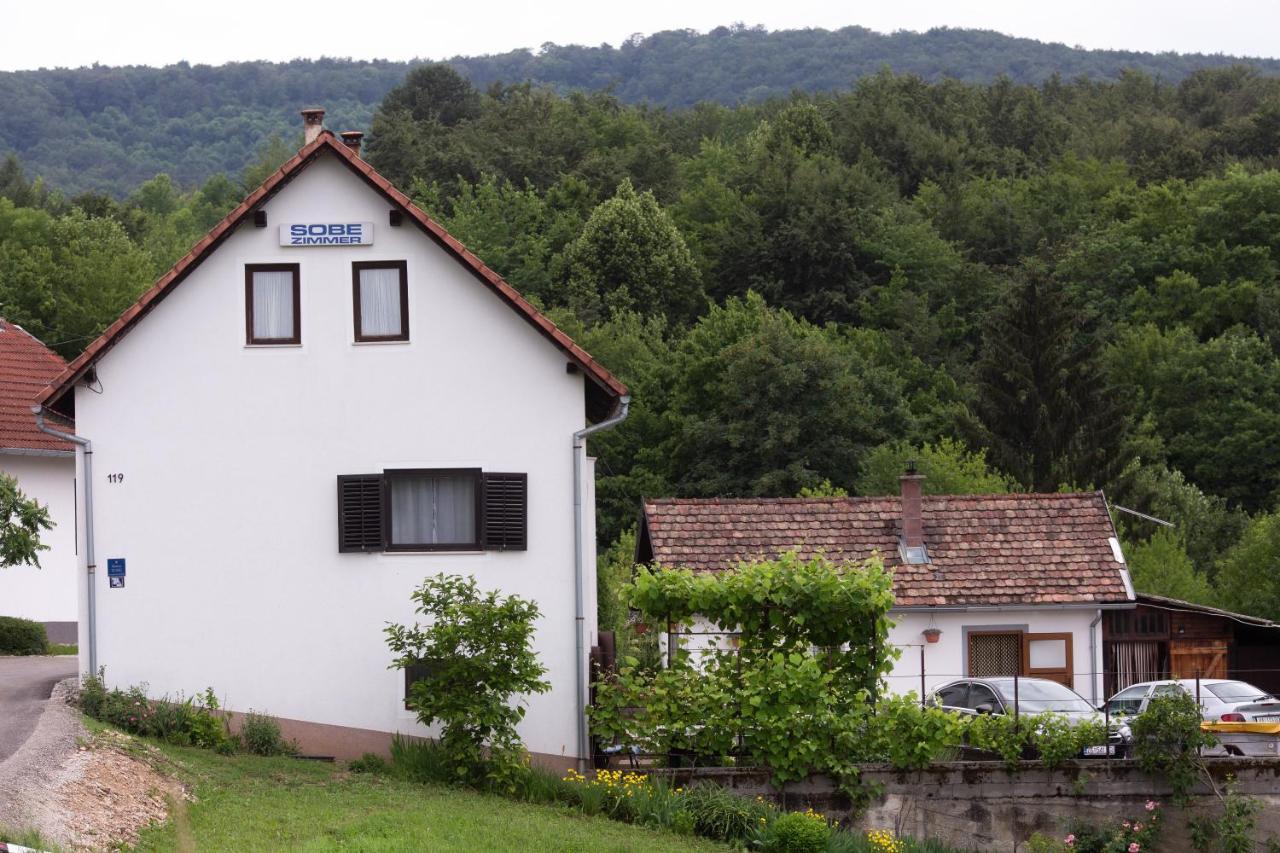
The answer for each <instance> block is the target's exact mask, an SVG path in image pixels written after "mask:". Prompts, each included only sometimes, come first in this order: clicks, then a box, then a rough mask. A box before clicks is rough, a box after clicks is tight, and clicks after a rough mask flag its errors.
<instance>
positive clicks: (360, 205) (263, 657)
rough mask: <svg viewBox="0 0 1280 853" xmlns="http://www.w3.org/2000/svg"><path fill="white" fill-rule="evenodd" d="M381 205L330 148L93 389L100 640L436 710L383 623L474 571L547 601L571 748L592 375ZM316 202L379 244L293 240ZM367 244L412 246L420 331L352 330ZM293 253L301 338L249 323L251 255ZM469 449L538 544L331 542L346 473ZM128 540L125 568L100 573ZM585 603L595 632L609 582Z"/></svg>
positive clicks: (136, 338) (382, 705) (465, 455)
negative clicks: (411, 700)
mask: <svg viewBox="0 0 1280 853" xmlns="http://www.w3.org/2000/svg"><path fill="white" fill-rule="evenodd" d="M389 208H390V204H389V203H388V202H387V201H385V200H384V199H382V198H381V197H380V196H379V195H378V194H376V193H375V192H374V191H373V190H371V189H370V188H369V187H368V186H367V185H366V184H364V183H363V182H362V181H361V180H360V179H358V178H357V177H356V176H354V175H353V174H352V173H351V172H350V171H349V170H348V169H347V168H346V167H344V166H342V165H341V164H340V163H338V162H337V161H336V159H335V158H334V157H333V156H332V155H323V156H322V157H321V159H320V160H319V161H318V162H316V163H314V164H313V165H311V166H310V167H308V168H307V169H306V170H305V171H303V172H302V173H301V174H300V175H299V176H298V177H297V178H295V179H294V180H293V181H292V182H291V183H289V184H288V185H287V186H286V187H285V188H284V189H283V190H282V191H281V192H280V193H279V194H278V195H276V196H275V197H274V198H273V199H272V200H271V201H269V202H268V203H267V204H266V206H265V210H266V211H267V216H268V222H269V226H268V227H267V228H254V227H253V226H252V225H251V224H246V225H243V226H241V227H240V228H239V229H238V231H237V232H236V233H235V234H234V235H233V236H231V237H230V238H229V239H228V240H227V241H226V242H225V243H224V244H223V245H222V246H221V247H220V248H218V249H217V250H216V251H215V252H214V253H213V254H212V255H211V256H210V257H209V258H207V259H206V260H205V261H204V263H203V264H201V265H200V266H199V267H198V268H197V269H196V270H195V271H194V272H193V273H192V274H191V275H190V276H189V278H188V279H187V280H186V281H184V282H182V283H181V284H180V285H178V286H177V287H176V288H175V289H174V290H173V291H172V292H171V293H170V294H169V295H168V296H167V297H166V298H165V299H164V300H163V301H162V302H161V303H160V304H159V305H158V306H157V307H156V308H155V309H154V311H153V312H152V314H151V315H150V316H147V317H145V318H144V319H143V320H142V321H141V322H140V323H139V324H138V325H137V326H136V327H135V328H134V329H133V330H132V331H131V332H130V333H129V334H127V335H126V336H125V337H124V338H123V339H122V340H121V341H120V342H119V343H118V344H117V345H116V346H115V347H114V348H113V349H111V350H110V351H109V352H108V353H107V354H106V355H105V356H104V357H103V358H102V359H101V360H100V362H99V364H98V366H97V376H98V385H96V386H95V387H94V388H92V389H90V388H86V387H79V388H77V390H76V416H77V428H78V431H79V432H80V434H82V435H85V436H87V437H89V438H91V439H92V440H93V442H94V451H95V454H94V475H95V498H94V499H95V502H96V504H97V506H96V523H97V536H98V549H97V561H98V565H99V567H100V568H99V572H98V575H97V600H98V639H99V650H98V658H99V662H100V663H101V664H102V665H104V666H105V667H106V672H107V679H108V681H109V682H110V683H111V684H115V685H125V684H133V683H139V682H146V683H147V684H148V685H149V687H150V692H151V693H152V694H153V695H157V696H158V695H162V694H166V693H168V694H176V693H178V692H179V691H185V692H187V693H188V694H190V693H191V692H192V691H196V690H200V689H203V688H204V687H205V686H206V685H208V686H212V687H213V688H214V690H215V691H216V692H217V693H218V695H219V696H220V697H221V698H222V700H223V702H224V704H225V706H226V707H228V708H230V709H232V710H237V711H247V710H249V709H254V710H257V711H261V712H266V713H269V714H272V715H275V716H279V717H284V718H290V719H297V720H305V721H309V722H318V723H327V724H333V725H341V726H351V727H356V728H361V729H369V730H374V731H384V732H397V731H398V732H404V733H411V734H426V733H428V732H427V730H425V729H421V728H420V727H419V726H417V724H416V723H415V722H414V720H413V717H412V715H411V714H410V713H409V712H407V711H406V710H405V709H404V707H403V702H402V699H403V684H404V680H403V674H402V673H401V672H399V671H395V670H388V669H387V664H388V663H389V661H390V653H389V652H388V650H387V647H386V644H385V637H384V635H383V628H384V626H385V625H386V624H387V623H388V622H411V621H412V620H413V619H414V613H413V609H412V604H411V602H410V597H409V596H410V593H411V592H412V591H413V590H414V589H415V587H417V586H418V585H419V584H420V583H421V581H422V579H423V578H424V577H426V576H428V575H431V574H435V573H440V572H445V573H457V574H470V575H472V576H474V577H475V578H476V580H477V581H478V583H479V585H480V587H481V588H484V589H492V588H498V589H501V590H503V591H504V592H506V593H514V594H518V595H521V596H524V597H526V598H530V599H533V600H535V601H537V603H538V605H539V607H540V608H541V611H542V616H541V618H540V619H539V621H538V623H537V635H536V639H535V651H536V652H537V654H538V656H539V658H540V660H541V662H542V664H543V665H544V666H545V667H546V668H547V678H548V680H549V681H550V682H551V684H552V685H553V689H552V691H551V692H550V693H549V694H545V695H542V696H535V697H532V698H530V699H529V701H528V714H527V717H526V718H525V720H524V722H523V724H522V725H521V734H522V736H523V738H524V740H525V744H526V746H527V747H528V748H529V749H530V750H532V751H534V752H539V753H544V754H550V755H570V756H571V755H574V754H575V753H576V734H575V732H576V728H575V726H576V719H577V710H578V709H577V700H576V696H575V682H574V671H575V664H574V660H575V635H574V630H575V623H574V561H573V534H574V526H573V514H572V513H573V483H572V456H571V448H572V438H571V437H572V433H573V432H574V431H575V430H577V429H581V428H582V427H583V426H584V424H585V420H584V413H583V382H584V381H585V380H584V378H583V377H582V375H580V374H570V373H568V372H567V371H566V369H565V366H566V357H565V355H564V354H563V353H562V352H561V351H559V350H558V349H557V348H556V347H555V346H553V345H552V344H551V343H550V342H549V341H547V340H546V339H545V338H544V337H542V336H541V335H540V334H539V333H538V332H537V331H536V330H535V329H534V328H533V327H532V326H531V325H530V324H529V323H528V322H526V321H525V320H524V319H522V318H521V317H519V316H517V314H516V313H515V312H514V311H512V310H511V309H510V308H509V307H508V306H507V305H505V304H504V303H503V302H502V301H501V300H500V299H499V298H498V297H497V296H495V295H494V294H493V293H492V292H490V291H489V290H488V289H487V288H486V287H485V286H483V285H482V284H481V283H480V282H479V281H478V280H477V279H476V278H475V277H474V276H473V275H472V274H471V273H469V272H468V271H466V270H465V269H464V268H463V267H462V266H461V265H460V264H459V263H458V262H457V261H456V260H454V259H453V258H452V257H450V256H449V255H447V254H446V253H445V251H444V250H442V249H441V248H439V247H438V246H437V245H436V244H435V243H433V242H432V241H431V240H430V239H429V238H428V237H427V236H426V235H424V234H423V233H422V232H421V231H420V230H419V229H418V228H417V227H415V226H413V225H411V224H409V223H408V222H407V221H406V223H405V224H404V225H403V226H401V227H397V228H392V227H389V226H388V224H387V221H388V217H387V211H388V210H389ZM324 221H343V222H360V221H369V222H373V223H374V242H373V245H372V246H359V247H355V246H350V247H348V246H342V247H305V248H289V247H281V246H280V245H279V238H278V230H279V229H278V226H279V225H280V224H281V223H290V222H324ZM374 260H405V261H407V264H408V280H409V326H410V340H409V342H408V343H379V344H356V343H353V317H352V314H353V305H352V269H351V264H352V262H353V261H374ZM281 262H296V263H299V264H301V276H300V279H301V329H302V333H301V338H302V343H301V345H299V346H278V347H249V346H246V345H245V265H246V264H256V263H281ZM473 467H474V468H481V469H483V470H485V471H496V472H524V473H526V474H527V475H528V488H529V496H528V512H529V518H528V550H527V551H523V552H506V553H498V552H475V553H412V554H407V553H394V554H393V553H383V554H359V553H354V554H342V553H339V552H338V544H337V538H338V537H337V527H336V525H337V505H336V504H337V499H336V477H337V476H338V475H340V474H369V473H377V472H380V471H382V470H384V469H392V468H473ZM591 472H592V466H591V465H590V464H587V465H585V466H584V479H585V478H586V477H589V476H591ZM115 475H119V476H118V477H117V476H115ZM587 494H588V495H591V494H592V492H590V491H588V493H587ZM593 505H594V504H593V502H590V501H588V502H586V504H585V512H586V513H587V515H588V522H589V523H588V524H587V526H586V531H585V532H584V540H585V541H586V547H587V551H586V554H585V562H586V566H587V567H588V572H589V574H588V578H589V579H590V581H591V582H589V583H588V585H587V586H588V589H589V590H591V589H593V588H594V571H593V569H594V565H595V562H594V559H595V549H594V543H593V542H592V540H591V539H590V538H589V536H590V535H591V534H593V533H594V525H593V523H590V516H591V513H592V511H593ZM113 557H119V558H125V559H126V561H127V562H126V575H125V587H124V588H123V589H111V588H108V579H107V576H106V571H105V567H106V565H107V562H108V560H109V559H110V558H113ZM590 601H591V600H590V599H589V603H590ZM82 622H83V620H82ZM584 627H585V630H586V632H587V636H588V637H594V635H595V627H596V626H595V608H594V606H591V607H589V608H588V610H587V622H586V625H585V626H584Z"/></svg>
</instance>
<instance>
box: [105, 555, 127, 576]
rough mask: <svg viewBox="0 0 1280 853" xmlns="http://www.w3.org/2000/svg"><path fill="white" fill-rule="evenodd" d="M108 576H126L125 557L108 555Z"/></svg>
mask: <svg viewBox="0 0 1280 853" xmlns="http://www.w3.org/2000/svg"><path fill="white" fill-rule="evenodd" d="M107 577H109V578H122V577H124V557H108V558H107Z"/></svg>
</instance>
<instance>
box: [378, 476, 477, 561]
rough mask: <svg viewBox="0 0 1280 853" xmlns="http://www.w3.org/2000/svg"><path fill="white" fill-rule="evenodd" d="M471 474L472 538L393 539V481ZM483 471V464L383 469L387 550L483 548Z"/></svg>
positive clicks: (383, 522)
mask: <svg viewBox="0 0 1280 853" xmlns="http://www.w3.org/2000/svg"><path fill="white" fill-rule="evenodd" d="M459 476H468V477H471V478H472V480H473V482H474V483H475V502H476V506H475V529H474V532H473V533H472V541H471V542H440V543H432V542H413V543H396V542H393V541H392V532H391V531H392V527H391V514H392V506H391V483H392V481H394V480H396V479H410V478H413V477H459ZM481 477H482V472H481V469H479V468H391V469H388V470H386V471H383V472H382V488H383V494H382V525H383V530H385V531H386V534H385V535H386V538H387V544H386V548H385V550H387V551H483V550H484V546H483V544H482V542H481V538H480V537H481V531H480V528H481V526H482V518H483V517H484V504H483V496H482V495H481V488H482V483H481Z"/></svg>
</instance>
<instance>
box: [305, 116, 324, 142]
mask: <svg viewBox="0 0 1280 853" xmlns="http://www.w3.org/2000/svg"><path fill="white" fill-rule="evenodd" d="M302 129H303V134H304V135H303V137H302V141H303V144H304V145H310V144H311V143H312V142H315V141H316V138H317V137H318V136H319V135H320V131H322V130H324V107H308V108H307V109H305V110H303V111H302Z"/></svg>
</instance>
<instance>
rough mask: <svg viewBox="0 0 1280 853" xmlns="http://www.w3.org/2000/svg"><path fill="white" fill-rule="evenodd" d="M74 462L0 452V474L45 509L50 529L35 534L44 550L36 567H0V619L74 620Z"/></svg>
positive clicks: (49, 457)
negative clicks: (7, 476)
mask: <svg viewBox="0 0 1280 853" xmlns="http://www.w3.org/2000/svg"><path fill="white" fill-rule="evenodd" d="M75 469H76V462H75V458H74V457H73V456H71V455H66V456H35V455H26V454H18V453H6V452H4V451H2V450H0V472H4V473H5V474H8V475H10V476H12V477H14V478H16V479H17V481H18V488H19V489H20V490H21V491H22V493H23V494H25V495H26V496H27V497H29V498H34V499H35V500H37V501H39V502H40V503H41V504H43V505H45V506H46V507H48V509H49V518H50V519H51V520H52V521H53V523H54V527H53V529H52V530H48V531H45V532H43V533H41V534H40V541H41V543H42V544H44V545H47V546H48V547H49V550H47V551H41V552H40V555H39V559H40V566H39V568H37V567H35V566H27V565H23V566H10V567H8V568H0V616H20V617H22V618H24V619H34V620H35V621H37V622H75V621H76V613H77V610H78V608H77V605H76V515H75V488H76V486H75Z"/></svg>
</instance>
